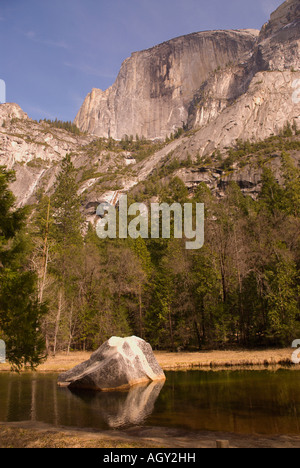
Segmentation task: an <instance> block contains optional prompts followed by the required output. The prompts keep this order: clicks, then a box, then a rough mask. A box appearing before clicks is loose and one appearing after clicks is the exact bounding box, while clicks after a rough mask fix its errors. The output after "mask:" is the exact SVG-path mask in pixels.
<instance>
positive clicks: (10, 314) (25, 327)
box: [0, 167, 46, 370]
mask: <svg viewBox="0 0 300 468" xmlns="http://www.w3.org/2000/svg"><path fill="white" fill-rule="evenodd" d="M13 180H14V173H13V172H12V171H7V170H6V169H5V168H3V167H1V168H0V338H2V339H4V341H5V342H6V349H7V359H8V361H9V362H10V363H11V365H12V367H13V368H14V369H15V370H19V369H21V368H22V367H23V366H30V367H31V368H34V367H36V366H37V365H38V364H40V362H41V361H42V360H43V359H44V357H45V352H44V339H43V337H42V334H41V331H40V320H41V318H42V316H43V315H44V314H45V312H46V307H45V306H44V305H43V304H40V302H39V301H38V294H37V276H36V274H35V273H34V272H32V271H31V270H30V269H29V267H28V257H29V248H28V246H29V244H30V242H29V238H28V236H27V235H26V234H25V233H24V227H25V224H26V218H27V216H26V215H27V210H25V209H16V208H15V206H14V204H15V197H14V196H13V194H12V192H11V191H10V190H9V183H10V182H12V181H13Z"/></svg>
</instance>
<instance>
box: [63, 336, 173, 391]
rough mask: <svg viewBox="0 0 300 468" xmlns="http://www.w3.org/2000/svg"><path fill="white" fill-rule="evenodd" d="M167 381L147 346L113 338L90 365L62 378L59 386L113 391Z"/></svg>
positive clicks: (149, 347)
mask: <svg viewBox="0 0 300 468" xmlns="http://www.w3.org/2000/svg"><path fill="white" fill-rule="evenodd" d="M165 379H166V377H165V374H164V372H163V370H162V369H161V368H160V366H159V364H158V362H157V361H156V358H155V356H154V354H153V351H152V348H151V346H150V345H149V344H148V343H146V342H145V341H144V340H142V339H141V338H137V337H135V336H132V337H130V338H117V337H112V338H110V340H108V341H107V342H106V343H104V344H103V345H102V346H101V347H100V348H99V349H98V350H97V351H96V352H95V353H93V354H92V356H91V358H90V359H89V360H88V361H86V362H83V363H82V364H79V365H78V366H76V367H74V369H71V370H70V371H68V372H65V373H63V374H61V375H60V376H59V378H58V385H60V386H68V387H69V388H71V389H72V388H79V389H80V388H82V389H89V390H100V391H112V390H122V389H126V388H130V387H132V386H133V385H136V384H141V383H144V382H148V383H149V382H151V381H152V382H155V381H161V380H165Z"/></svg>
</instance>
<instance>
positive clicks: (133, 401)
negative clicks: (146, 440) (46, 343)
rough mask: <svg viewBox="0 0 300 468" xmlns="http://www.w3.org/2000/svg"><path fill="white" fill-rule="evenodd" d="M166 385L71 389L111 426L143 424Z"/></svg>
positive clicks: (156, 383) (154, 383) (76, 396)
mask: <svg viewBox="0 0 300 468" xmlns="http://www.w3.org/2000/svg"><path fill="white" fill-rule="evenodd" d="M164 385H165V382H164V381H159V382H152V383H150V384H146V385H137V386H134V387H132V388H131V389H130V390H129V391H126V392H109V393H103V392H88V391H80V390H77V389H72V390H69V389H64V390H65V391H71V392H72V394H73V395H74V396H75V398H78V399H79V400H80V401H83V402H84V403H85V404H86V405H87V406H88V407H89V409H90V410H91V411H93V412H94V413H96V414H99V415H101V418H102V419H103V421H105V422H106V423H107V425H108V426H109V427H111V428H114V429H117V428H120V427H125V426H132V425H141V424H143V423H144V422H145V420H146V419H147V418H148V417H149V416H150V415H151V414H152V412H153V410H154V405H155V402H156V400H157V398H158V396H159V394H160V392H161V390H162V388H163V386H164Z"/></svg>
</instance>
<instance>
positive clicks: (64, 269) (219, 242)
mask: <svg viewBox="0 0 300 468" xmlns="http://www.w3.org/2000/svg"><path fill="white" fill-rule="evenodd" d="M288 149H290V151H288ZM296 150H299V135H298V131H297V129H296V128H294V129H292V128H291V127H290V126H288V127H287V128H286V129H285V131H284V132H283V133H282V134H281V136H279V137H276V138H275V137H274V138H272V139H268V140H266V141H264V142H260V143H257V144H255V145H253V144H252V145H251V144H250V143H247V142H245V143H242V142H238V144H237V147H236V148H232V149H230V150H228V158H227V159H225V163H224V162H222V163H221V162H220V164H223V166H224V165H226V170H227V171H229V172H230V170H233V169H232V167H231V166H232V164H234V163H236V161H237V162H238V165H242V166H243V164H245V161H246V162H247V164H250V165H252V166H253V167H254V166H257V165H258V166H259V168H260V170H261V171H262V188H261V191H260V194H259V196H258V197H257V198H253V197H250V196H247V195H245V194H243V193H242V191H241V189H240V187H239V186H238V184H237V183H236V182H233V181H232V182H230V179H228V177H227V179H226V180H227V183H226V184H225V188H224V194H225V196H222V197H219V196H218V193H217V192H215V193H212V191H211V190H210V189H209V188H208V186H207V185H206V184H204V183H200V184H199V185H198V186H197V188H196V189H194V190H192V191H189V190H188V189H187V187H186V186H185V184H184V183H183V182H182V180H181V179H180V178H179V177H178V176H176V174H177V172H176V171H177V170H178V164H179V163H174V161H173V163H172V165H171V166H170V167H169V168H168V169H166V167H163V168H162V169H160V171H158V172H155V173H153V174H152V175H151V176H150V177H149V178H148V180H147V181H146V182H144V183H142V184H140V185H139V186H137V187H135V188H134V189H132V191H131V192H130V193H129V201H130V200H131V201H132V202H133V201H143V202H146V203H148V202H150V201H151V200H152V199H153V187H154V186H155V193H156V200H157V199H158V201H159V202H167V203H173V202H174V201H175V202H180V203H185V202H194V203H204V204H205V244H204V247H203V248H202V249H200V250H192V251H189V250H186V248H185V239H182V240H181V239H180V240H179V239H174V238H172V236H171V239H169V240H168V239H158V240H155V239H141V238H139V239H137V240H132V239H126V240H119V239H116V240H111V239H107V240H100V239H99V238H98V237H97V235H96V232H95V229H94V226H92V224H90V225H89V226H88V228H87V229H86V222H85V220H84V218H83V216H82V203H83V202H82V195H81V196H80V195H78V180H77V179H78V171H76V169H75V168H74V166H73V163H72V160H71V157H70V156H67V157H66V158H65V159H64V160H63V162H62V166H61V170H60V172H59V174H58V176H57V178H56V184H55V190H54V192H53V195H52V196H48V195H47V196H46V195H44V194H43V193H42V191H41V193H40V194H39V196H38V203H37V204H36V205H34V206H32V207H31V211H30V213H28V214H27V223H26V225H25V216H26V213H25V212H26V210H24V209H22V210H15V211H14V212H13V214H12V217H11V218H7V217H6V218H5V216H4V217H2V218H1V239H2V240H1V250H0V255H1V257H0V259H1V263H0V265H1V268H0V276H1V288H0V289H1V291H0V293H1V314H0V324H1V329H2V330H3V332H4V338H6V339H8V336H9V337H10V338H9V340H11V341H13V340H15V342H18V343H20V337H21V336H22V334H23V336H26V340H25V341H26V343H27V346H28V356H30V354H31V353H32V351H33V349H34V350H36V353H33V355H34V358H33V359H32V358H28V361H29V362H32V363H33V364H34V363H35V362H36V361H37V359H38V358H40V357H41V356H42V351H41V350H42V348H41V345H40V343H41V339H42V340H43V341H44V342H45V348H46V351H47V352H48V353H49V352H51V353H54V354H55V353H56V352H58V351H61V350H64V351H65V350H66V351H70V350H74V349H76V350H93V349H95V348H97V347H98V346H99V345H100V344H101V343H103V342H104V341H105V340H106V339H107V338H110V337H111V336H112V335H117V336H127V335H130V334H136V335H138V336H141V337H142V338H145V339H147V340H149V341H150V342H151V344H152V346H153V347H154V348H156V349H170V350H178V349H179V348H180V349H188V350H196V349H209V348H221V349H222V348H225V347H226V348H228V347H232V346H234V347H235V346H242V347H258V346H271V345H272V346H282V345H290V344H291V342H292V340H293V339H294V338H295V337H296V336H298V335H297V332H298V333H299V332H300V315H299V312H300V309H299V283H300V282H299V263H300V249H299V247H300V245H299V240H300V239H299V232H300V169H299V166H298V165H297V161H296V160H295V158H294V157H292V155H293V154H294V153H293V152H294V151H296ZM275 156H276V158H277V159H278V158H279V160H280V167H279V168H278V167H277V166H278V165H276V175H275V169H274V167H273V166H272V159H273V158H274V157H275ZM214 157H216V155H212V158H214ZM180 164H181V165H184V164H187V165H188V166H190V164H192V163H191V162H190V161H186V162H181V163H180ZM207 164H211V160H210V161H208V162H207ZM278 173H279V174H280V177H278ZM227 175H228V174H227ZM11 177H12V174H11V172H7V171H5V169H1V180H2V181H3V187H4V190H3V191H2V193H3V195H2V200H3V203H5V204H4V206H5V210H6V212H8V211H10V212H11V205H12V203H13V199H12V197H11V195H9V191H8V189H7V184H8V182H9V181H10V180H11ZM8 200H9V201H8ZM35 278H36V283H35ZM20 282H22V285H23V286H22V287H21V286H20V284H21V283H20ZM24 285H25V286H26V287H24ZM35 285H36V286H35ZM35 288H36V289H35ZM16 291H18V294H17V293H16ZM8 292H9V293H8ZM29 298H30V299H29ZM16 300H17V302H18V308H17V309H16V311H15V313H14V315H13V317H10V315H9V314H8V311H9V313H10V312H11V311H12V310H13V308H14V306H15V303H16ZM3 304H4V306H3ZM17 312H20V313H21V312H22V314H23V315H22V316H23V319H22V320H23V323H25V324H26V320H27V319H28V321H29V323H28V324H27V325H26V326H24V327H23V326H22V327H19V328H17V326H16V325H17V324H18V322H17ZM7 314H8V315H7ZM24 314H25V315H24ZM7 316H8V317H9V321H8V320H7ZM24 317H27V318H25V322H24ZM35 320H36V322H37V324H39V325H37V326H36V328H35V329H36V335H33V336H32V338H30V339H28V338H29V337H30V336H31V335H28V330H29V329H30V324H31V325H32V321H35ZM36 340H38V341H36ZM21 342H22V339H21ZM37 343H39V345H38V346H37ZM12 358H14V352H12ZM16 362H18V359H17V358H16Z"/></svg>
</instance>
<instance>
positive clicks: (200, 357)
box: [0, 348, 298, 372]
mask: <svg viewBox="0 0 300 468" xmlns="http://www.w3.org/2000/svg"><path fill="white" fill-rule="evenodd" d="M292 353H293V349H292V348H285V349H266V350H253V351H252V350H251V351H248V350H246V351H245V350H236V351H207V352H206V351H203V352H198V353H169V352H164V351H159V352H155V353H154V354H155V356H156V358H157V360H158V362H159V364H160V365H161V367H162V368H163V369H164V370H165V371H168V370H188V369H197V368H199V369H203V370H210V369H216V370H218V369H219V368H231V367H232V368H234V367H249V368H251V367H254V368H257V367H270V366H287V365H292ZM90 355H91V353H90V352H72V353H70V354H69V355H68V354H66V353H58V354H57V355H56V356H55V357H53V356H49V357H48V359H47V360H46V362H44V363H43V364H41V365H40V366H39V367H38V368H37V370H38V371H39V372H64V371H67V370H69V369H71V368H72V367H74V366H76V365H77V364H80V363H81V362H83V361H86V360H87V359H89V358H90ZM293 366H294V365H293ZM295 367H296V368H298V366H295ZM5 371H10V366H9V364H8V363H6V364H0V372H5Z"/></svg>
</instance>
